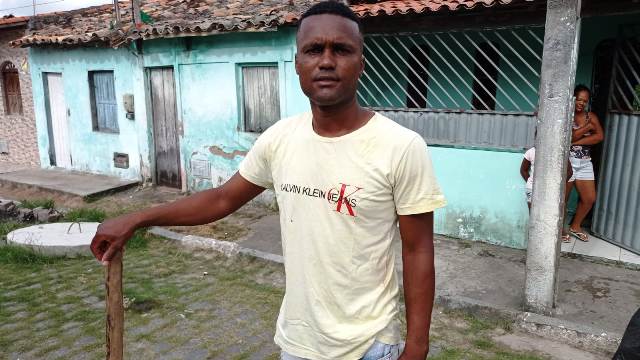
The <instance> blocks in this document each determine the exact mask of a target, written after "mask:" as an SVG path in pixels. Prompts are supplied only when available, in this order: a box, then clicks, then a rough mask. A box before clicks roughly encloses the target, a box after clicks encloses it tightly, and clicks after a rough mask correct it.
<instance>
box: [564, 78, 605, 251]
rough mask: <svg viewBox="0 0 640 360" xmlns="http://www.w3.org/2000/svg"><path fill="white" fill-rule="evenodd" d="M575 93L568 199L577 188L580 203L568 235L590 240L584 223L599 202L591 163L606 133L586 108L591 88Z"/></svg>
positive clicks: (578, 90) (583, 87) (581, 89)
mask: <svg viewBox="0 0 640 360" xmlns="http://www.w3.org/2000/svg"><path fill="white" fill-rule="evenodd" d="M573 94H574V96H575V99H576V104H575V114H574V116H573V134H572V138H571V151H570V157H569V161H570V162H571V167H572V169H573V176H572V177H571V179H569V183H568V184H567V200H568V198H569V194H570V193H571V190H572V189H573V188H574V186H575V188H576V190H577V191H578V195H579V201H578V208H577V209H576V214H575V216H574V217H573V220H572V221H571V225H570V227H569V232H570V233H571V235H572V236H574V237H575V238H577V239H578V240H581V241H589V237H588V236H587V234H586V233H585V232H584V231H583V230H582V221H584V218H585V217H586V216H587V214H588V213H589V211H591V208H592V207H593V204H594V203H595V201H596V182H595V175H594V173H593V163H592V162H591V147H592V146H593V145H596V144H599V143H600V142H602V140H603V139H604V131H603V130H602V126H601V125H600V120H599V119H598V116H597V115H596V114H594V113H592V112H590V111H589V109H588V108H587V106H588V104H589V98H590V97H591V91H590V90H589V88H588V87H586V86H584V85H578V86H576V88H575V90H574V92H573Z"/></svg>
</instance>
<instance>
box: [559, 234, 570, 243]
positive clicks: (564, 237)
mask: <svg viewBox="0 0 640 360" xmlns="http://www.w3.org/2000/svg"><path fill="white" fill-rule="evenodd" d="M560 238H561V239H562V242H563V243H570V242H571V235H569V234H564V235H562V236H561V237H560Z"/></svg>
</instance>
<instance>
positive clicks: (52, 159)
mask: <svg viewBox="0 0 640 360" xmlns="http://www.w3.org/2000/svg"><path fill="white" fill-rule="evenodd" d="M49 75H59V76H60V81H61V82H62V81H63V79H64V76H63V73H62V72H61V71H60V72H57V71H46V72H43V73H42V85H43V90H44V91H43V95H44V107H45V117H46V120H47V136H48V141H49V149H48V154H49V165H50V166H53V167H60V165H59V164H58V158H57V157H58V154H57V152H56V142H57V141H58V140H59V139H58V140H56V137H55V134H54V131H53V118H52V114H51V97H50V93H49ZM62 97H63V99H64V93H63V96H62ZM64 114H65V120H66V122H67V123H66V137H67V149H68V152H69V169H71V168H73V156H72V155H71V147H70V134H69V129H70V127H69V118H68V116H69V113H68V108H67V104H66V99H65V106H64ZM63 168H65V167H63Z"/></svg>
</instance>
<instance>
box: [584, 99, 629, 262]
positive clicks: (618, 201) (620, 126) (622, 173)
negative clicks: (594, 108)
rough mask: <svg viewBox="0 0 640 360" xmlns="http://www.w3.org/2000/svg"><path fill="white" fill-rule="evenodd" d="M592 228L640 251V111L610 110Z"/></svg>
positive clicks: (602, 235) (609, 238) (599, 234)
mask: <svg viewBox="0 0 640 360" xmlns="http://www.w3.org/2000/svg"><path fill="white" fill-rule="evenodd" d="M605 134H606V142H605V150H604V153H603V156H602V166H601V173H600V177H599V184H598V199H597V201H596V208H595V213H594V222H593V231H594V232H595V233H596V234H597V235H598V236H600V237H602V238H604V239H607V240H609V241H611V242H614V243H616V244H619V245H621V246H622V247H624V248H626V249H629V250H632V251H634V252H640V236H638V233H639V232H640V114H623V113H617V112H610V113H609V115H608V117H607V129H606V131H605Z"/></svg>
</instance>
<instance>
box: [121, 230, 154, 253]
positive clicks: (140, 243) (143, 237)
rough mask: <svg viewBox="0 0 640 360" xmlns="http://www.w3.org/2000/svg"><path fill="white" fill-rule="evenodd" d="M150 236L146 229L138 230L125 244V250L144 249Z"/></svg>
mask: <svg viewBox="0 0 640 360" xmlns="http://www.w3.org/2000/svg"><path fill="white" fill-rule="evenodd" d="M150 236H151V234H149V233H148V232H147V229H140V230H138V231H136V232H135V233H134V234H133V236H132V237H131V239H129V241H128V242H127V245H126V248H127V249H146V248H147V244H148V243H149V237H150Z"/></svg>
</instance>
